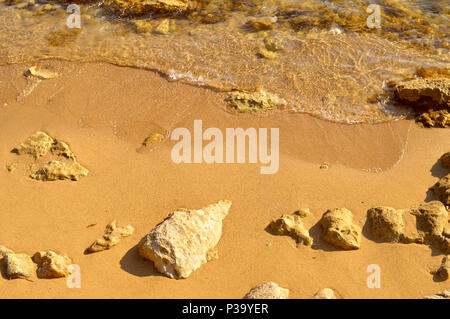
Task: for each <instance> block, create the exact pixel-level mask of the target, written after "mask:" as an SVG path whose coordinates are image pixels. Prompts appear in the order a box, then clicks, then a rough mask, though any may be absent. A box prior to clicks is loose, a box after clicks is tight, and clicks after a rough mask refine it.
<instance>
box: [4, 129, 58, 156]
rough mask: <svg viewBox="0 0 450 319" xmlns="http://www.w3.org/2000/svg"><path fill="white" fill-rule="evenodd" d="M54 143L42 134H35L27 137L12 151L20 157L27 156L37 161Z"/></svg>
mask: <svg viewBox="0 0 450 319" xmlns="http://www.w3.org/2000/svg"><path fill="white" fill-rule="evenodd" d="M53 143H54V140H53V138H51V137H50V136H48V135H47V134H46V133H44V132H40V131H38V132H36V133H35V134H33V135H31V136H30V137H28V138H27V139H26V140H25V141H23V143H22V144H20V145H19V146H18V147H16V148H14V149H13V152H15V153H17V154H19V155H22V154H28V155H31V156H33V158H34V159H38V158H39V157H41V156H44V155H46V154H47V153H48V151H50V149H51V147H52V145H53Z"/></svg>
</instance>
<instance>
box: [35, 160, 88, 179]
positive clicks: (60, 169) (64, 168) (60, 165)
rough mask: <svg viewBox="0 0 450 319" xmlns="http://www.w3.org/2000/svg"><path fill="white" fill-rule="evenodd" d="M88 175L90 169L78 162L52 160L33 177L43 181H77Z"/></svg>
mask: <svg viewBox="0 0 450 319" xmlns="http://www.w3.org/2000/svg"><path fill="white" fill-rule="evenodd" d="M87 175H88V170H87V169H86V168H85V167H83V166H82V165H81V164H79V163H77V162H71V163H65V162H60V161H50V162H48V163H47V164H45V165H44V166H43V167H42V168H40V169H39V170H38V171H37V172H36V173H34V174H31V178H34V179H37V180H41V181H56V180H59V179H61V180H64V179H67V180H73V181H77V180H79V179H80V178H81V177H83V176H87Z"/></svg>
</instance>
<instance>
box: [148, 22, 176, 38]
mask: <svg viewBox="0 0 450 319" xmlns="http://www.w3.org/2000/svg"><path fill="white" fill-rule="evenodd" d="M174 30H175V20H171V19H164V20H162V21H161V23H160V24H158V25H157V26H156V28H154V29H153V32H154V33H157V34H163V35H165V34H169V32H172V31H174Z"/></svg>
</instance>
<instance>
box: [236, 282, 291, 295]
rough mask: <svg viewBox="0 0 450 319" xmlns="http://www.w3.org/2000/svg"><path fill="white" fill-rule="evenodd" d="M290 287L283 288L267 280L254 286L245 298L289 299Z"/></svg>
mask: <svg viewBox="0 0 450 319" xmlns="http://www.w3.org/2000/svg"><path fill="white" fill-rule="evenodd" d="M288 297H289V289H286V288H281V287H280V286H278V285H277V284H276V283H274V282H271V281H270V282H265V283H262V284H260V285H258V286H256V287H254V288H252V289H251V290H250V291H249V292H248V293H247V294H246V295H245V297H244V299H287V298H288Z"/></svg>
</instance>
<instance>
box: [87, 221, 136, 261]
mask: <svg viewBox="0 0 450 319" xmlns="http://www.w3.org/2000/svg"><path fill="white" fill-rule="evenodd" d="M133 232H134V228H133V226H131V225H127V226H122V227H117V225H116V221H115V220H113V221H112V222H110V223H109V224H108V225H106V229H105V234H104V235H103V237H102V238H99V239H97V240H96V241H95V242H94V243H93V244H92V245H91V246H90V247H89V248H88V249H87V252H88V253H94V252H98V251H102V250H107V249H110V248H111V247H113V246H115V245H117V244H118V243H119V241H121V240H122V239H123V238H125V237H128V236H131V235H132V234H133Z"/></svg>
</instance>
